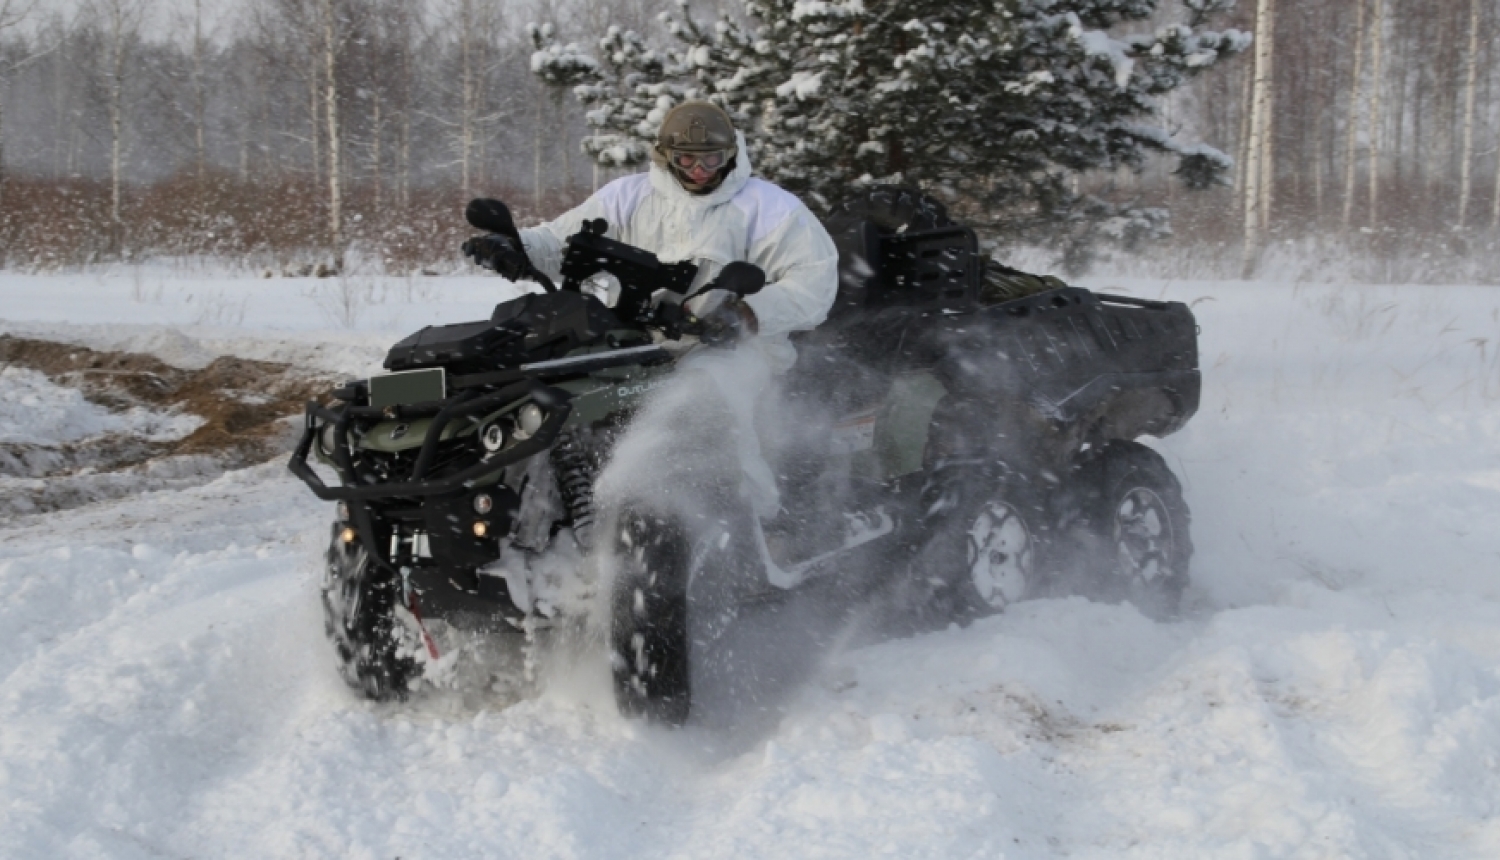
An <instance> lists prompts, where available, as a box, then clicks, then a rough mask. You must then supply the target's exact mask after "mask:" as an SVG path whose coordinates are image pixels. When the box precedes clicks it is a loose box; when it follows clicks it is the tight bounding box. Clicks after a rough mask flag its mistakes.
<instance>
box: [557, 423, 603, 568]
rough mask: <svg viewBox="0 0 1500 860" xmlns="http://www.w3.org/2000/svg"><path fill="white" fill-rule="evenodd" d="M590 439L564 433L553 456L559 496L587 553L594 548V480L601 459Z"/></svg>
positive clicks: (579, 543) (587, 435)
mask: <svg viewBox="0 0 1500 860" xmlns="http://www.w3.org/2000/svg"><path fill="white" fill-rule="evenodd" d="M591 435H592V434H586V433H584V432H577V431H570V430H565V431H563V433H562V434H561V435H559V436H558V437H557V444H555V445H553V446H552V452H551V457H552V473H553V474H554V475H555V476H556V477H557V490H558V494H559V495H560V496H562V502H563V507H564V508H566V509H567V511H568V519H569V520H571V521H572V523H573V537H574V539H575V540H577V541H578V545H579V546H580V547H582V548H583V549H584V550H585V551H588V550H590V549H592V548H593V544H594V541H593V537H594V536H593V529H594V479H595V478H596V477H598V475H599V458H598V455H597V453H596V451H595V450H594V448H595V446H593V445H591V444H589V443H590V442H592V441H593V440H592V439H590V438H588V437H589V436H591Z"/></svg>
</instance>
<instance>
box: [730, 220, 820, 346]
mask: <svg viewBox="0 0 1500 860" xmlns="http://www.w3.org/2000/svg"><path fill="white" fill-rule="evenodd" d="M750 262H752V263H754V264H755V265H757V266H760V267H761V268H762V269H764V270H765V273H766V286H765V288H764V289H762V290H761V291H760V292H758V293H756V294H754V295H752V296H747V297H746V298H745V303H746V304H747V305H749V306H750V309H751V310H752V311H754V312H755V320H756V325H757V327H758V331H759V334H762V335H777V334H785V333H786V332H791V331H803V330H806V329H810V328H813V327H815V326H817V325H818V324H819V323H821V322H822V321H823V320H824V319H825V318H827V316H828V309H829V308H830V307H832V306H833V300H834V298H835V297H836V295H837V294H838V288H839V275H838V269H839V253H838V249H837V248H835V247H834V245H833V239H832V238H830V237H829V235H828V231H827V230H824V229H823V225H822V224H819V223H818V219H817V218H814V217H813V214H812V213H811V212H809V211H808V210H807V209H805V208H800V207H799V210H798V211H797V212H796V213H794V214H792V215H791V216H789V217H787V218H786V219H785V220H784V221H783V222H782V223H781V224H780V225H779V226H778V227H777V228H776V229H775V230H773V231H771V233H770V234H769V235H767V236H766V237H765V238H763V239H762V240H761V241H759V242H757V243H756V244H755V246H754V247H752V248H751V249H750Z"/></svg>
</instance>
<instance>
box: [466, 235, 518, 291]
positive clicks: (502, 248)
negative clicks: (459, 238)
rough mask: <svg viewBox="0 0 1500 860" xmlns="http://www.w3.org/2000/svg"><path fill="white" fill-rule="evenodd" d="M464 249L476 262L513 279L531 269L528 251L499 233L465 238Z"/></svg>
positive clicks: (467, 255)
mask: <svg viewBox="0 0 1500 860" xmlns="http://www.w3.org/2000/svg"><path fill="white" fill-rule="evenodd" d="M463 251H464V256H465V257H473V258H474V262H475V263H477V264H479V265H481V266H483V267H485V268H486V269H489V270H490V271H492V272H495V273H496V274H499V275H501V276H502V277H506V278H509V279H511V280H512V281H514V280H516V279H518V278H520V277H521V276H522V275H524V274H526V273H527V272H529V271H531V260H530V259H529V258H527V256H526V252H525V251H523V250H522V249H521V248H520V246H518V245H517V244H516V241H515V240H514V239H512V238H510V237H509V236H502V235H500V234H499V233H490V234H489V235H487V236H475V237H474V238H472V239H468V240H465V242H464V244H463Z"/></svg>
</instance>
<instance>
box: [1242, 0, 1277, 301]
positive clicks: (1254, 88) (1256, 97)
mask: <svg viewBox="0 0 1500 860" xmlns="http://www.w3.org/2000/svg"><path fill="white" fill-rule="evenodd" d="M1275 8H1276V4H1275V0H1258V2H1257V3H1256V9H1255V71H1254V73H1253V74H1254V83H1253V84H1252V85H1251V105H1250V148H1249V159H1248V163H1247V164H1246V165H1245V191H1244V195H1245V196H1244V201H1245V253H1244V271H1245V277H1247V278H1248V277H1249V276H1250V275H1251V274H1253V273H1254V271H1255V264H1256V261H1257V260H1258V259H1259V257H1260V250H1261V246H1262V245H1263V244H1264V243H1265V229H1266V223H1267V221H1266V211H1265V210H1266V205H1267V204H1268V203H1269V202H1270V195H1269V194H1268V193H1266V191H1265V189H1264V185H1266V184H1267V183H1268V181H1269V179H1270V173H1271V165H1270V145H1269V144H1270V129H1271V84H1272V80H1271V59H1272V54H1271V49H1272V45H1273V43H1272V20H1273V18H1272V16H1273V15H1274V14H1275Z"/></svg>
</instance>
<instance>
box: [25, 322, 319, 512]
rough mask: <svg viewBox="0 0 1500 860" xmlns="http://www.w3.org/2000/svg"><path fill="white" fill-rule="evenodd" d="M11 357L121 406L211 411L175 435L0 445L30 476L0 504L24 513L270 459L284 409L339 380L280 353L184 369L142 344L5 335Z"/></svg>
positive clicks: (293, 410)
mask: <svg viewBox="0 0 1500 860" xmlns="http://www.w3.org/2000/svg"><path fill="white" fill-rule="evenodd" d="M6 366H15V367H24V368H28V369H31V370H35V371H37V372H40V373H42V374H45V375H46V376H47V377H48V378H49V379H51V380H52V381H53V382H54V383H55V384H58V385H63V386H67V387H70V388H76V389H78V390H79V391H80V392H81V393H82V394H83V396H84V397H85V398H86V399H88V400H89V401H91V402H93V403H95V404H98V405H99V406H101V407H104V408H106V409H109V410H110V411H113V412H124V411H127V410H130V409H132V408H144V409H148V410H151V411H154V412H166V413H185V414H190V415H196V416H198V417H199V418H201V419H203V423H202V424H201V425H200V426H199V427H198V428H197V429H196V430H194V431H193V432H192V433H190V434H189V435H187V436H185V437H183V438H181V439H177V440H175V441H167V442H162V441H149V440H144V439H139V438H134V437H126V436H120V437H104V438H95V439H90V440H88V441H87V442H85V443H80V444H72V445H60V446H56V447H46V448H43V447H39V446H24V445H9V446H0V476H7V475H8V476H10V477H12V478H20V479H23V480H22V481H20V482H19V483H17V484H15V485H14V486H13V487H11V489H10V491H9V492H0V510H4V509H7V508H8V509H10V510H11V511H13V512H16V513H22V512H33V511H42V510H55V509H57V508H61V507H72V506H74V505H76V504H82V503H85V502H88V501H92V500H94V499H96V498H103V497H115V498H117V497H119V496H120V495H125V494H128V493H129V492H131V491H132V489H131V488H132V487H134V488H135V491H140V490H146V489H153V488H156V486H157V485H158V484H160V483H161V482H162V481H168V482H169V483H172V484H174V485H175V483H180V482H181V481H185V480H186V481H193V482H202V481H204V480H212V478H213V477H216V476H217V475H218V474H220V473H222V472H223V471H224V470H226V469H235V468H241V467H244V466H247V465H250V464H252V463H257V462H262V461H264V460H265V459H267V458H268V457H270V456H273V455H274V454H275V453H277V451H278V449H282V448H284V447H285V444H286V437H287V436H288V425H287V422H286V419H287V418H288V417H289V416H294V415H298V414H300V413H301V411H302V406H303V404H304V403H305V402H306V401H307V400H310V399H314V398H316V397H318V396H320V395H321V394H323V393H324V392H326V391H327V390H328V388H329V386H330V384H331V383H332V382H333V380H332V379H330V378H329V377H327V376H325V375H319V374H313V373H308V372H306V371H303V370H299V369H297V368H294V367H292V366H290V365H286V364H279V363H276V362H267V361H251V360H248V359H243V358H234V357H231V356H223V357H220V358H218V359H215V360H214V361H213V362H212V363H211V364H209V365H208V366H207V367H204V368H202V369H199V370H184V369H182V368H178V367H173V366H171V365H169V364H167V363H165V362H163V361H161V360H160V359H158V358H155V357H154V356H150V355H144V354H140V353H129V352H100V351H97V350H92V349H88V348H86V347H81V346H74V345H72V344H65V343H56V342H52V341H44V340H30V339H26V338H18V337H12V336H9V335H0V367H6ZM132 473H133V475H134V478H135V479H137V480H132V479H131V474H132ZM26 479H29V480H26ZM3 496H9V497H10V498H3Z"/></svg>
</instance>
